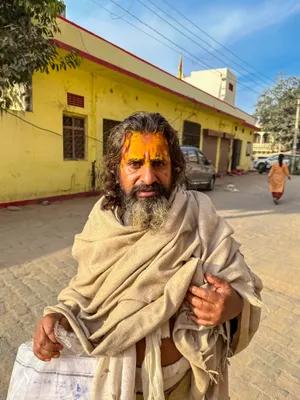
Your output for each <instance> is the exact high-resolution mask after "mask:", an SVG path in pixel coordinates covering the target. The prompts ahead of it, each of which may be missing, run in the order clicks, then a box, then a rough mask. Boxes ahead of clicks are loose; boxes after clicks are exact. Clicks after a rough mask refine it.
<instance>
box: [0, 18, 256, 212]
mask: <svg viewBox="0 0 300 400" xmlns="http://www.w3.org/2000/svg"><path fill="white" fill-rule="evenodd" d="M59 18H60V21H59V27H60V30H61V33H60V34H58V35H57V36H56V40H57V42H58V44H59V46H60V51H61V52H62V53H64V52H66V51H70V50H72V49H76V50H77V51H78V54H79V56H80V57H81V58H82V63H81V66H80V67H79V68H77V69H76V70H67V71H60V72H51V73H50V74H49V75H46V74H41V73H35V74H34V75H33V78H32V92H31V99H30V101H28V102H27V103H28V104H30V107H27V108H26V109H25V108H24V111H14V112H11V111H10V113H8V114H3V115H2V116H0V136H1V139H2V140H1V146H0V206H2V207H3V206H7V205H9V204H12V203H19V204H26V203H28V202H30V201H36V199H45V198H50V197H55V198H56V199H58V198H61V197H64V196H73V195H85V194H89V193H91V192H93V191H95V190H97V189H98V187H99V182H98V180H97V175H98V173H99V171H101V165H102V160H103V155H104V154H105V151H106V144H107V137H108V134H109V132H110V130H111V128H112V127H113V126H115V125H116V124H117V123H118V122H119V121H122V120H123V119H124V118H125V117H127V116H128V115H130V114H131V113H133V112H135V111H140V110H146V111H150V112H160V113H161V114H162V115H164V116H165V117H166V118H167V119H168V121H169V122H170V123H171V124H172V125H173V126H174V128H175V129H177V131H178V132H179V137H180V141H181V143H182V144H184V145H193V146H196V147H198V148H200V149H202V150H203V152H204V153H205V155H206V156H207V158H209V159H211V161H212V162H213V163H214V165H215V166H216V168H217V170H218V172H219V173H220V174H224V173H226V172H227V171H228V170H237V169H243V170H248V169H249V168H250V166H251V153H252V143H253V137H254V132H255V131H256V130H257V127H256V126H255V119H254V118H253V116H251V115H249V114H247V113H245V112H243V111H242V110H240V109H238V108H236V107H235V105H234V104H235V91H236V84H235V83H233V77H232V74H231V73H230V71H227V70H219V71H224V72H222V74H223V75H225V77H226V80H224V81H222V82H221V83H222V84H221V86H220V85H219V87H218V88H217V89H216V87H215V85H212V87H211V88H210V89H209V88H208V87H207V88H206V89H205V90H204V88H202V89H199V85H198V84H197V83H195V82H187V81H183V80H181V79H178V78H177V77H176V76H173V75H171V74H169V73H167V72H165V71H163V70H161V69H160V68H157V67H156V66H154V65H151V64H149V63H148V62H146V61H144V60H142V59H140V58H138V57H136V56H134V55H132V54H130V53H128V52H127V51H125V50H123V49H121V48H119V47H117V46H115V45H113V44H112V43H109V42H107V41H106V40H104V39H102V38H100V37H99V36H97V35H95V34H93V33H91V32H88V31H87V30H85V29H83V28H82V27H80V26H78V25H76V24H74V23H72V22H70V21H68V20H66V19H65V18H63V17H59ZM208 73H209V74H210V75H211V72H209V71H208ZM201 74H202V72H201V73H200V75H201ZM203 74H204V72H203ZM200 75H199V74H198V72H197V73H196V75H195V76H197V77H199V76H200ZM210 75H209V76H210ZM223 75H220V74H219V76H223ZM192 76H193V74H192ZM203 76H204V75H203ZM223 77H224V76H223ZM201 79H202V78H201ZM207 79H208V78H207ZM202 81H203V80H202ZM224 82H225V83H224ZM219 83H220V82H219ZM223 83H224V84H226V85H228V86H226V85H225V86H226V87H223V86H222V85H223ZM231 84H232V85H233V88H232V87H231V86H229V85H231ZM197 85H198V86H197ZM216 86H217V85H216ZM214 90H216V92H214Z"/></svg>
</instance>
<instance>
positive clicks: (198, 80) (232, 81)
mask: <svg viewBox="0 0 300 400" xmlns="http://www.w3.org/2000/svg"><path fill="white" fill-rule="evenodd" d="M183 80H184V81H185V82H188V83H190V84H191V85H193V86H195V87H197V88H199V89H201V90H204V91H205V92H207V93H209V94H211V95H213V96H214V97H217V98H218V99H220V100H222V101H224V102H225V103H228V104H231V105H232V106H235V100H236V87H237V77H236V76H235V75H234V74H233V73H232V72H231V71H230V70H229V69H228V68H219V69H210V70H204V71H192V72H191V75H190V76H185V77H184V78H183Z"/></svg>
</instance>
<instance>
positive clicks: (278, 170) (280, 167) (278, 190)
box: [268, 154, 291, 204]
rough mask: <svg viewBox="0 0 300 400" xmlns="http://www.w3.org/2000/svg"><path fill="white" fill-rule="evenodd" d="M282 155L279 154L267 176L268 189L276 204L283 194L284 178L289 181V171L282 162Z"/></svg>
mask: <svg viewBox="0 0 300 400" xmlns="http://www.w3.org/2000/svg"><path fill="white" fill-rule="evenodd" d="M283 159H284V155H283V154H279V156H278V162H277V163H275V164H274V165H273V167H272V168H271V170H270V173H269V175H268V177H269V189H270V192H271V193H272V196H273V201H274V203H275V204H278V200H279V199H280V198H281V196H282V195H283V192H284V185H285V177H286V176H287V177H288V179H289V180H290V179H291V175H290V171H289V169H288V166H287V165H286V163H284V162H283Z"/></svg>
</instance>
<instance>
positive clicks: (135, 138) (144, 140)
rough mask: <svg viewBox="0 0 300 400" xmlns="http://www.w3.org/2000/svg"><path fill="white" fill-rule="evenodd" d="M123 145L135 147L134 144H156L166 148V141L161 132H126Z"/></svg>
mask: <svg viewBox="0 0 300 400" xmlns="http://www.w3.org/2000/svg"><path fill="white" fill-rule="evenodd" d="M125 137H126V141H125V144H126V143H127V144H130V145H135V144H143V145H147V144H151V145H153V144H157V145H162V144H164V145H166V146H168V141H167V139H166V138H165V135H164V134H163V132H153V133H152V132H128V133H127V134H126V136H125Z"/></svg>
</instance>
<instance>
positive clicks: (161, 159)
mask: <svg viewBox="0 0 300 400" xmlns="http://www.w3.org/2000/svg"><path fill="white" fill-rule="evenodd" d="M171 180H172V172H171V160H170V154H169V148H168V143H167V140H166V139H165V137H164V135H163V133H160V132H158V133H155V134H153V133H144V134H142V133H139V132H132V133H130V134H128V136H127V138H126V141H125V143H124V146H123V151H122V161H121V166H120V181H121V186H122V188H123V190H124V192H125V193H126V194H129V193H130V192H131V190H132V189H133V188H136V189H138V186H141V191H137V193H136V196H137V199H138V200H144V199H145V198H149V197H155V196H157V195H158V194H159V193H157V190H156V189H155V187H158V185H159V186H162V187H163V189H164V190H165V191H167V192H168V191H169V190H170V187H171ZM146 186H148V187H147V188H146ZM143 187H144V188H145V189H146V190H145V191H143ZM151 189H153V190H151Z"/></svg>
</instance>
